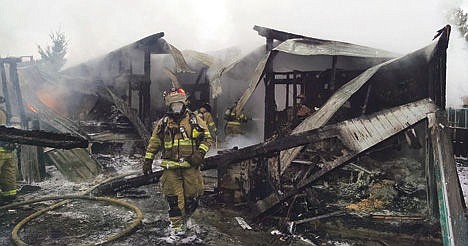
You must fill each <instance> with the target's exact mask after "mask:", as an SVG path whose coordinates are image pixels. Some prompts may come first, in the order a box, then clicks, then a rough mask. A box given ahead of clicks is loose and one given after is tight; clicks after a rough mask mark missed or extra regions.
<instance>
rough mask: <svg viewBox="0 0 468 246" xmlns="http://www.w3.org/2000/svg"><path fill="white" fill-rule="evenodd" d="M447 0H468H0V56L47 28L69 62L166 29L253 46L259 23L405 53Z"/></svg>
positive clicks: (194, 45)
mask: <svg viewBox="0 0 468 246" xmlns="http://www.w3.org/2000/svg"><path fill="white" fill-rule="evenodd" d="M448 5H451V6H457V7H463V8H465V9H468V8H467V6H468V3H467V0H455V1H445V0H412V1H407V0H394V1H384V0H356V1H341V0H328V1H318V0H314V1H312V0H291V1H279V0H260V1H250V0H237V1H229V0H203V1H191V0H180V1H154V0H140V1H131V0H101V1H92V0H83V1H74V0H62V1H57V0H43V1H35V0H24V1H6V0H0V6H1V7H0V21H1V23H2V24H1V25H0V37H2V38H1V39H0V56H2V57H5V56H22V55H34V56H35V57H38V53H37V44H40V45H42V46H44V45H47V44H48V43H50V40H49V37H48V35H49V33H51V32H53V31H55V30H57V29H59V28H60V29H61V30H62V31H63V32H64V33H65V34H66V36H67V38H68V39H69V52H68V55H67V59H68V63H67V64H66V67H70V66H73V65H76V64H78V63H81V62H84V61H87V60H89V59H91V58H94V57H97V56H99V55H104V54H106V53H108V52H110V51H112V50H115V49H117V48H120V47H122V46H125V45H127V44H129V43H132V42H134V41H136V40H138V39H141V38H142V37H145V36H147V35H150V34H153V33H157V32H161V31H164V32H165V39H166V40H167V41H168V42H170V43H172V44H173V45H175V46H176V47H178V48H180V49H183V50H185V49H191V50H198V51H211V50H221V49H223V48H227V47H231V46H233V45H237V46H240V47H242V48H243V49H244V51H249V50H251V49H253V48H255V47H257V46H259V45H262V44H264V42H265V41H264V39H263V38H262V37H260V36H258V35H257V33H256V32H255V31H253V30H252V27H253V26H254V25H261V26H266V27H271V28H275V29H279V30H284V31H288V32H293V33H299V34H303V35H306V36H311V37H318V38H324V39H332V40H340V41H346V42H351V43H356V44H361V45H367V46H371V47H375V48H381V49H386V50H389V51H394V52H398V53H402V54H404V53H408V52H411V51H413V50H416V49H418V48H421V47H423V46H425V45H427V44H428V43H430V41H431V39H432V37H433V35H434V34H435V31H436V30H438V29H439V28H441V27H443V26H444V25H445V24H446V23H447V21H446V19H445V16H444V13H443V11H445V10H446V9H447V6H448ZM455 32H456V31H455V30H454V32H453V34H454V35H453V36H452V38H451V46H450V49H449V61H448V69H447V71H448V74H447V78H448V80H447V81H448V102H449V104H452V103H453V104H456V103H457V100H458V97H459V96H460V95H458V94H456V95H455V94H454V93H457V92H460V93H465V94H466V91H467V90H466V85H463V84H466V81H467V80H466V78H467V75H466V74H464V73H465V72H463V70H465V69H461V68H462V67H463V64H464V61H462V60H461V58H462V57H463V56H464V55H463V54H466V48H465V45H463V42H462V40H461V39H458V37H457V36H456V34H455ZM459 41H460V42H459ZM458 52H459V53H458ZM465 57H466V56H465ZM464 81H465V82H464Z"/></svg>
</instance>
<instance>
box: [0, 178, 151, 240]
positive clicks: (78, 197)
mask: <svg viewBox="0 0 468 246" xmlns="http://www.w3.org/2000/svg"><path fill="white" fill-rule="evenodd" d="M136 173H138V172H133V173H128V174H124V175H120V176H117V177H112V178H109V179H107V180H105V181H103V182H101V183H100V184H98V185H96V186H93V187H92V188H90V189H89V190H87V191H85V192H84V193H83V194H82V195H65V196H53V197H42V198H38V199H32V200H29V201H25V202H17V203H12V204H9V205H6V206H2V207H0V210H1V209H8V208H12V207H17V206H22V205H26V204H32V203H37V202H42V201H50V200H62V199H66V200H65V201H61V202H59V203H56V204H53V205H50V206H49V207H46V208H44V209H42V210H39V211H37V212H35V213H33V214H31V215H29V216H28V217H26V218H24V219H23V220H21V221H20V222H19V223H18V224H16V226H15V227H14V228H13V230H12V232H11V236H12V239H13V241H14V243H15V244H16V245H21V246H23V245H27V244H26V243H25V242H23V241H22V240H21V239H20V237H19V235H18V232H19V230H20V229H21V228H22V227H23V226H24V225H25V224H26V223H28V222H29V221H31V220H33V219H34V218H37V217H39V216H40V215H42V214H44V213H45V212H47V211H51V210H53V209H55V208H58V207H60V206H63V205H65V204H67V203H68V202H70V199H71V200H92V201H103V202H108V203H113V204H117V205H119V206H122V207H126V208H128V209H130V210H132V211H133V212H134V213H135V214H136V215H137V216H136V218H135V219H134V220H133V222H132V223H130V224H129V225H128V226H127V227H126V228H124V229H123V230H122V231H120V232H119V233H117V234H114V235H112V236H110V237H108V238H107V239H105V240H104V241H102V242H99V243H93V244H89V245H103V244H106V243H109V242H111V241H114V240H117V239H119V238H121V237H123V236H125V235H127V234H128V233H130V232H132V231H133V230H134V229H135V228H136V227H137V226H138V225H139V224H140V223H141V221H142V219H143V214H142V212H141V210H140V209H139V208H138V207H137V206H135V205H133V204H131V203H128V202H126V201H122V200H119V199H115V198H110V197H94V196H89V194H91V192H92V191H93V190H95V189H96V188H98V187H100V186H102V185H103V184H106V183H109V182H111V181H114V180H116V179H120V178H123V177H126V176H130V175H134V174H136Z"/></svg>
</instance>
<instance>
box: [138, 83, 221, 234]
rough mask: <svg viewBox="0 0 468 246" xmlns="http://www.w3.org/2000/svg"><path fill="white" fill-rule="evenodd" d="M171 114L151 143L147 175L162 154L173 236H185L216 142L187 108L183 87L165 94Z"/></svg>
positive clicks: (158, 128) (164, 183)
mask: <svg viewBox="0 0 468 246" xmlns="http://www.w3.org/2000/svg"><path fill="white" fill-rule="evenodd" d="M163 96H164V101H165V104H166V107H167V113H166V114H165V115H164V116H163V117H162V118H161V119H160V120H159V121H158V122H157V124H156V127H155V129H154V131H153V134H152V136H151V139H150V141H149V144H148V147H147V150H146V155H145V160H144V164H143V173H144V174H149V173H152V163H153V159H154V156H155V154H156V153H157V152H159V151H162V157H161V158H162V162H161V167H162V168H163V169H164V171H163V175H162V176H161V179H160V183H161V186H162V191H163V194H164V196H165V199H166V201H167V203H168V205H169V220H170V222H171V225H170V228H171V236H176V237H177V236H181V235H184V234H185V230H186V222H187V220H188V219H189V217H190V215H191V214H192V213H193V212H194V211H195V209H196V208H197V206H198V198H199V197H200V195H202V192H203V178H202V175H201V172H200V165H201V164H202V162H203V159H204V157H205V154H206V152H208V150H209V148H210V146H211V143H212V139H211V135H210V132H209V130H208V128H207V127H206V124H205V122H204V121H203V120H202V119H201V118H200V117H198V116H197V115H196V114H194V113H193V112H191V111H189V110H188V109H187V95H186V93H185V91H184V90H183V89H181V88H179V89H175V88H173V89H171V91H170V92H165V93H164V94H163Z"/></svg>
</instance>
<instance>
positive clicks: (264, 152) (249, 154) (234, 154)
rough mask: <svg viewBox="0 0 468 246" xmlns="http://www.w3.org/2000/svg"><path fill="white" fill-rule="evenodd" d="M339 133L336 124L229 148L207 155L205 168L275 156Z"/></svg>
mask: <svg viewBox="0 0 468 246" xmlns="http://www.w3.org/2000/svg"><path fill="white" fill-rule="evenodd" d="M338 134H339V132H338V130H337V129H336V126H335V125H333V126H327V127H324V128H319V129H314V130H310V131H305V132H301V133H297V134H292V135H288V136H285V137H282V138H279V139H275V140H272V141H268V142H264V143H260V144H256V145H252V146H248V147H245V148H242V149H239V150H227V151H225V152H224V153H223V154H218V155H215V156H210V157H207V158H206V159H205V165H204V166H203V169H205V170H206V169H213V168H217V167H219V166H226V165H229V164H230V163H237V162H240V161H244V160H248V159H252V158H255V157H259V156H267V157H268V156H273V155H275V154H277V152H279V151H281V150H285V149H290V148H293V147H297V146H301V145H306V144H309V143H313V142H317V141H320V140H322V139H326V138H331V137H336V136H338Z"/></svg>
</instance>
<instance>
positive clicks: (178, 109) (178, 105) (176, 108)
mask: <svg viewBox="0 0 468 246" xmlns="http://www.w3.org/2000/svg"><path fill="white" fill-rule="evenodd" d="M184 106H185V105H184V103H182V102H174V103H171V112H172V113H174V114H181V113H182V111H183V110H184Z"/></svg>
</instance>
